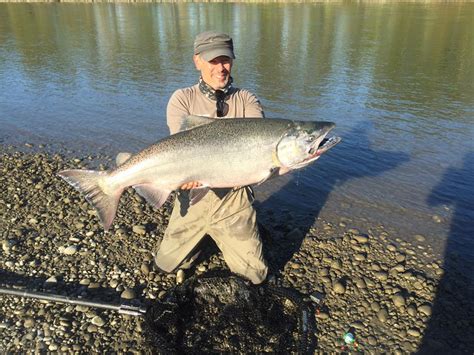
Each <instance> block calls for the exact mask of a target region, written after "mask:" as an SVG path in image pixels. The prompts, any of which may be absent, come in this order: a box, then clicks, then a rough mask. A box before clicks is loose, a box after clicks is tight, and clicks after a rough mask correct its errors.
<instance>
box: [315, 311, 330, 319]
mask: <svg viewBox="0 0 474 355" xmlns="http://www.w3.org/2000/svg"><path fill="white" fill-rule="evenodd" d="M316 318H318V319H322V320H324V319H328V318H329V314H328V313H326V312H319V313H316Z"/></svg>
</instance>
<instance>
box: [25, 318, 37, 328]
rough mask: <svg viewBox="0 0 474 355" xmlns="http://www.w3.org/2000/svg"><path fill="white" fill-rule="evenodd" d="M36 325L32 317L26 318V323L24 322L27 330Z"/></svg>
mask: <svg viewBox="0 0 474 355" xmlns="http://www.w3.org/2000/svg"><path fill="white" fill-rule="evenodd" d="M34 325H35V320H34V319H33V318H31V317H29V318H26V319H25V321H24V323H23V326H24V327H25V328H31V327H33V326H34Z"/></svg>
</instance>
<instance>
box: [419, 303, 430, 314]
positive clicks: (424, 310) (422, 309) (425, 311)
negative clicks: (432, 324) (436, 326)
mask: <svg viewBox="0 0 474 355" xmlns="http://www.w3.org/2000/svg"><path fill="white" fill-rule="evenodd" d="M418 312H420V313H423V314H424V315H427V316H431V313H432V309H431V306H430V305H428V304H424V305H421V306H420V307H418Z"/></svg>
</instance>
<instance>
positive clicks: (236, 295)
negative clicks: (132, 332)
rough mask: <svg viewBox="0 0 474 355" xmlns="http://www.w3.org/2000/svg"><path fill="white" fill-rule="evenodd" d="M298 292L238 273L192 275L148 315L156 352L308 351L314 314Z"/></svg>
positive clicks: (147, 327) (172, 290)
mask: <svg viewBox="0 0 474 355" xmlns="http://www.w3.org/2000/svg"><path fill="white" fill-rule="evenodd" d="M311 314H312V313H311V308H310V305H309V304H307V303H306V302H304V301H303V299H302V297H301V295H300V294H299V293H297V292H296V291H294V290H291V289H286V288H281V287H273V286H269V285H266V286H254V285H251V284H250V283H249V282H247V281H245V280H243V279H241V278H239V277H237V276H228V277H220V276H212V277H201V278H192V279H189V280H187V281H186V282H185V283H183V284H181V285H178V286H176V287H174V288H173V289H171V290H170V291H168V293H167V294H166V296H165V297H164V298H163V300H161V301H158V302H156V303H154V304H153V305H152V306H151V307H150V308H149V309H148V311H147V313H146V321H145V325H146V327H145V330H146V332H147V333H148V336H147V338H148V340H149V343H150V346H151V347H152V349H153V350H154V352H156V353H169V352H173V353H176V352H179V353H191V354H193V353H222V352H239V353H256V352H257V353H261V352H280V353H308V352H309V351H310V349H311V348H312V347H313V345H314V344H313V342H314V339H313V337H314V329H313V328H314V324H313V322H311V320H312V319H314V317H310V315H311Z"/></svg>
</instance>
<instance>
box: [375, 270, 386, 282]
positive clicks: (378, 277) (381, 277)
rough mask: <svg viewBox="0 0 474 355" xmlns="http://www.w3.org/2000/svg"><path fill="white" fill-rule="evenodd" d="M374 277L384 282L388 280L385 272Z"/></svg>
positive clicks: (377, 273)
mask: <svg viewBox="0 0 474 355" xmlns="http://www.w3.org/2000/svg"><path fill="white" fill-rule="evenodd" d="M375 277H376V278H377V279H378V280H380V281H386V280H387V279H388V274H387V273H386V272H385V271H379V272H376V273H375Z"/></svg>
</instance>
